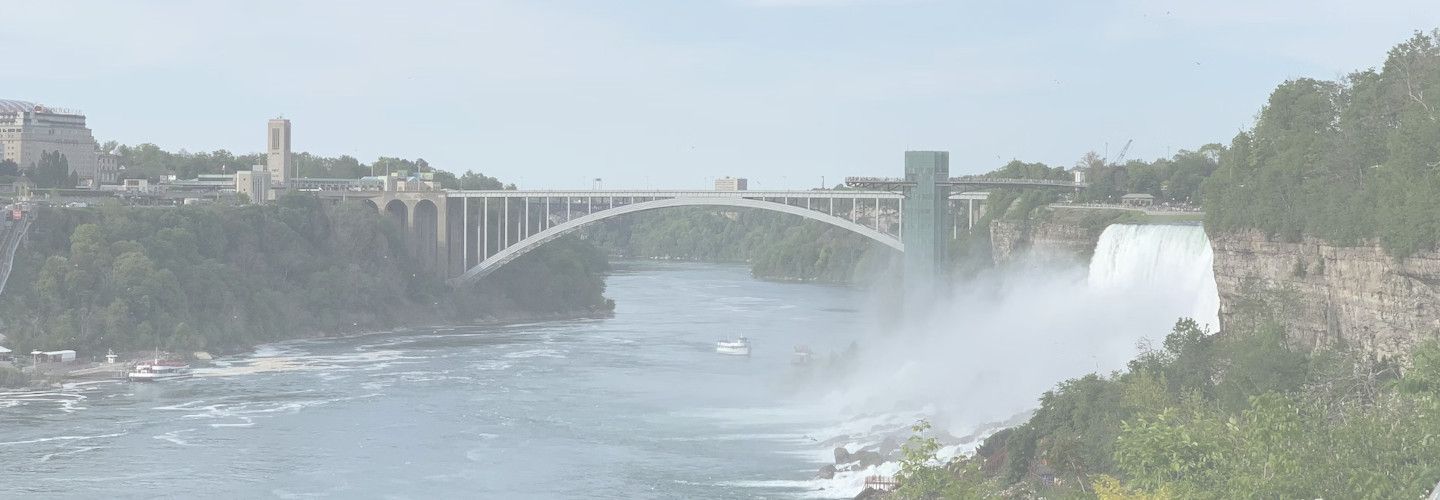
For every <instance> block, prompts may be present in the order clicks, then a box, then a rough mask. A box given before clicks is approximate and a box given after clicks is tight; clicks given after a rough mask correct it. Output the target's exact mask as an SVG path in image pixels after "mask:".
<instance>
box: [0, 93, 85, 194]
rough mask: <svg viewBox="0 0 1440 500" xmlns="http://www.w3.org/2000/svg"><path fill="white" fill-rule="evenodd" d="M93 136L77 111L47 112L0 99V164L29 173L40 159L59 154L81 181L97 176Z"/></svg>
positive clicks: (51, 110) (40, 107) (60, 110)
mask: <svg viewBox="0 0 1440 500" xmlns="http://www.w3.org/2000/svg"><path fill="white" fill-rule="evenodd" d="M96 149H97V148H96V143H95V136H94V135H93V134H91V133H90V129H89V128H88V127H86V126H85V115H83V114H81V113H80V112H78V111H70V110H64V109H58V108H50V107H47V106H44V105H40V104H35V103H31V102H25V101H12V100H6V99H0V160H10V161H13V162H15V164H17V165H19V166H20V169H21V170H29V169H31V168H34V166H35V165H36V164H37V163H38V162H39V161H40V155H41V154H43V153H47V152H51V151H59V152H60V154H62V155H64V156H65V159H66V161H67V162H69V164H70V171H71V172H75V173H76V175H77V176H79V177H80V178H81V179H82V180H85V179H90V180H92V181H93V180H94V179H95V176H96V163H97V160H98V153H97V151H96Z"/></svg>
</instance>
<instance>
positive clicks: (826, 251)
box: [588, 208, 896, 283]
mask: <svg viewBox="0 0 1440 500" xmlns="http://www.w3.org/2000/svg"><path fill="white" fill-rule="evenodd" d="M588 236H589V238H590V240H591V241H592V242H594V243H596V244H597V245H599V246H601V247H602V248H605V249H607V250H609V251H610V252H612V253H615V254H618V255H622V256H626V257H644V258H664V259H680V260H696V261H705V262H748V263H750V265H751V271H752V273H753V274H754V275H755V276H756V277H760V278H766V279H783V280H805V281H823V282H832V283H849V282H853V281H856V280H857V278H860V277H865V278H866V279H868V278H869V277H871V276H874V275H876V274H878V273H879V271H882V270H884V269H885V268H886V266H888V265H889V264H890V262H891V260H892V259H893V258H895V257H896V255H894V251H893V250H891V249H890V248H889V247H886V246H884V245H882V244H879V243H876V242H873V241H871V240H870V239H868V238H865V237H864V236H860V235H858V234H855V233H853V232H851V231H848V230H845V229H842V228H838V227H834V226H831V225H828V224H825V223H822V222H816V221H811V220H806V219H802V218H800V217H797V216H794V215H788V214H779V213H772V212H766V211H763V210H751V209H724V210H716V209H709V208H677V209H669V210H657V211H653V212H645V213H638V214H634V215H630V216H627V217H624V218H621V219H618V220H614V221H610V222H607V223H606V224H604V225H601V226H598V227H596V228H595V229H592V230H591V231H590V232H589V233H588ZM861 281H864V279H861Z"/></svg>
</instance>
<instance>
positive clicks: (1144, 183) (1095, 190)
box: [1077, 144, 1225, 205]
mask: <svg viewBox="0 0 1440 500" xmlns="http://www.w3.org/2000/svg"><path fill="white" fill-rule="evenodd" d="M1224 154H1225V147H1224V146H1222V145H1220V144H1206V145H1204V146H1201V147H1200V149H1199V150H1197V151H1188V150H1181V151H1180V152H1179V153H1176V154H1175V155H1174V156H1171V157H1170V158H1160V159H1157V160H1155V161H1149V162H1147V161H1142V160H1130V161H1128V162H1126V163H1125V164H1124V165H1106V164H1105V162H1104V161H1103V160H1101V159H1100V158H1098V157H1097V156H1096V155H1095V154H1094V153H1089V154H1087V155H1085V157H1083V158H1081V159H1080V162H1079V165H1077V166H1079V167H1081V168H1083V169H1084V170H1085V181H1086V182H1087V183H1089V184H1090V185H1089V187H1087V188H1085V189H1084V190H1083V191H1081V192H1080V197H1079V201H1085V202H1099V203H1116V202H1119V201H1120V197H1121V196H1124V195H1126V194H1130V193H1144V194H1149V195H1151V196H1154V197H1155V202H1156V203H1175V204H1186V205H1196V204H1199V203H1200V201H1201V186H1202V183H1203V182H1204V181H1205V179H1206V178H1208V177H1210V175H1211V174H1213V173H1214V172H1215V169H1217V168H1219V166H1220V161H1221V158H1222V157H1223V156H1224Z"/></svg>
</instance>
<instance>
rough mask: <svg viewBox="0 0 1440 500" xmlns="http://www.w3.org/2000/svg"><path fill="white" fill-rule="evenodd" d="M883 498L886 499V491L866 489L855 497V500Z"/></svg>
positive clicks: (877, 499) (878, 499)
mask: <svg viewBox="0 0 1440 500" xmlns="http://www.w3.org/2000/svg"><path fill="white" fill-rule="evenodd" d="M882 498H885V491H884V490H877V489H875V488H865V489H864V490H863V491H861V492H860V494H859V495H855V500H880V499H882Z"/></svg>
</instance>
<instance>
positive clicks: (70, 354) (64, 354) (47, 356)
mask: <svg viewBox="0 0 1440 500" xmlns="http://www.w3.org/2000/svg"><path fill="white" fill-rule="evenodd" d="M30 356H31V357H32V358H33V359H34V361H35V364H37V365H38V364H40V363H69V362H71V361H75V351H72V350H70V349H66V350H63V351H30Z"/></svg>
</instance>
